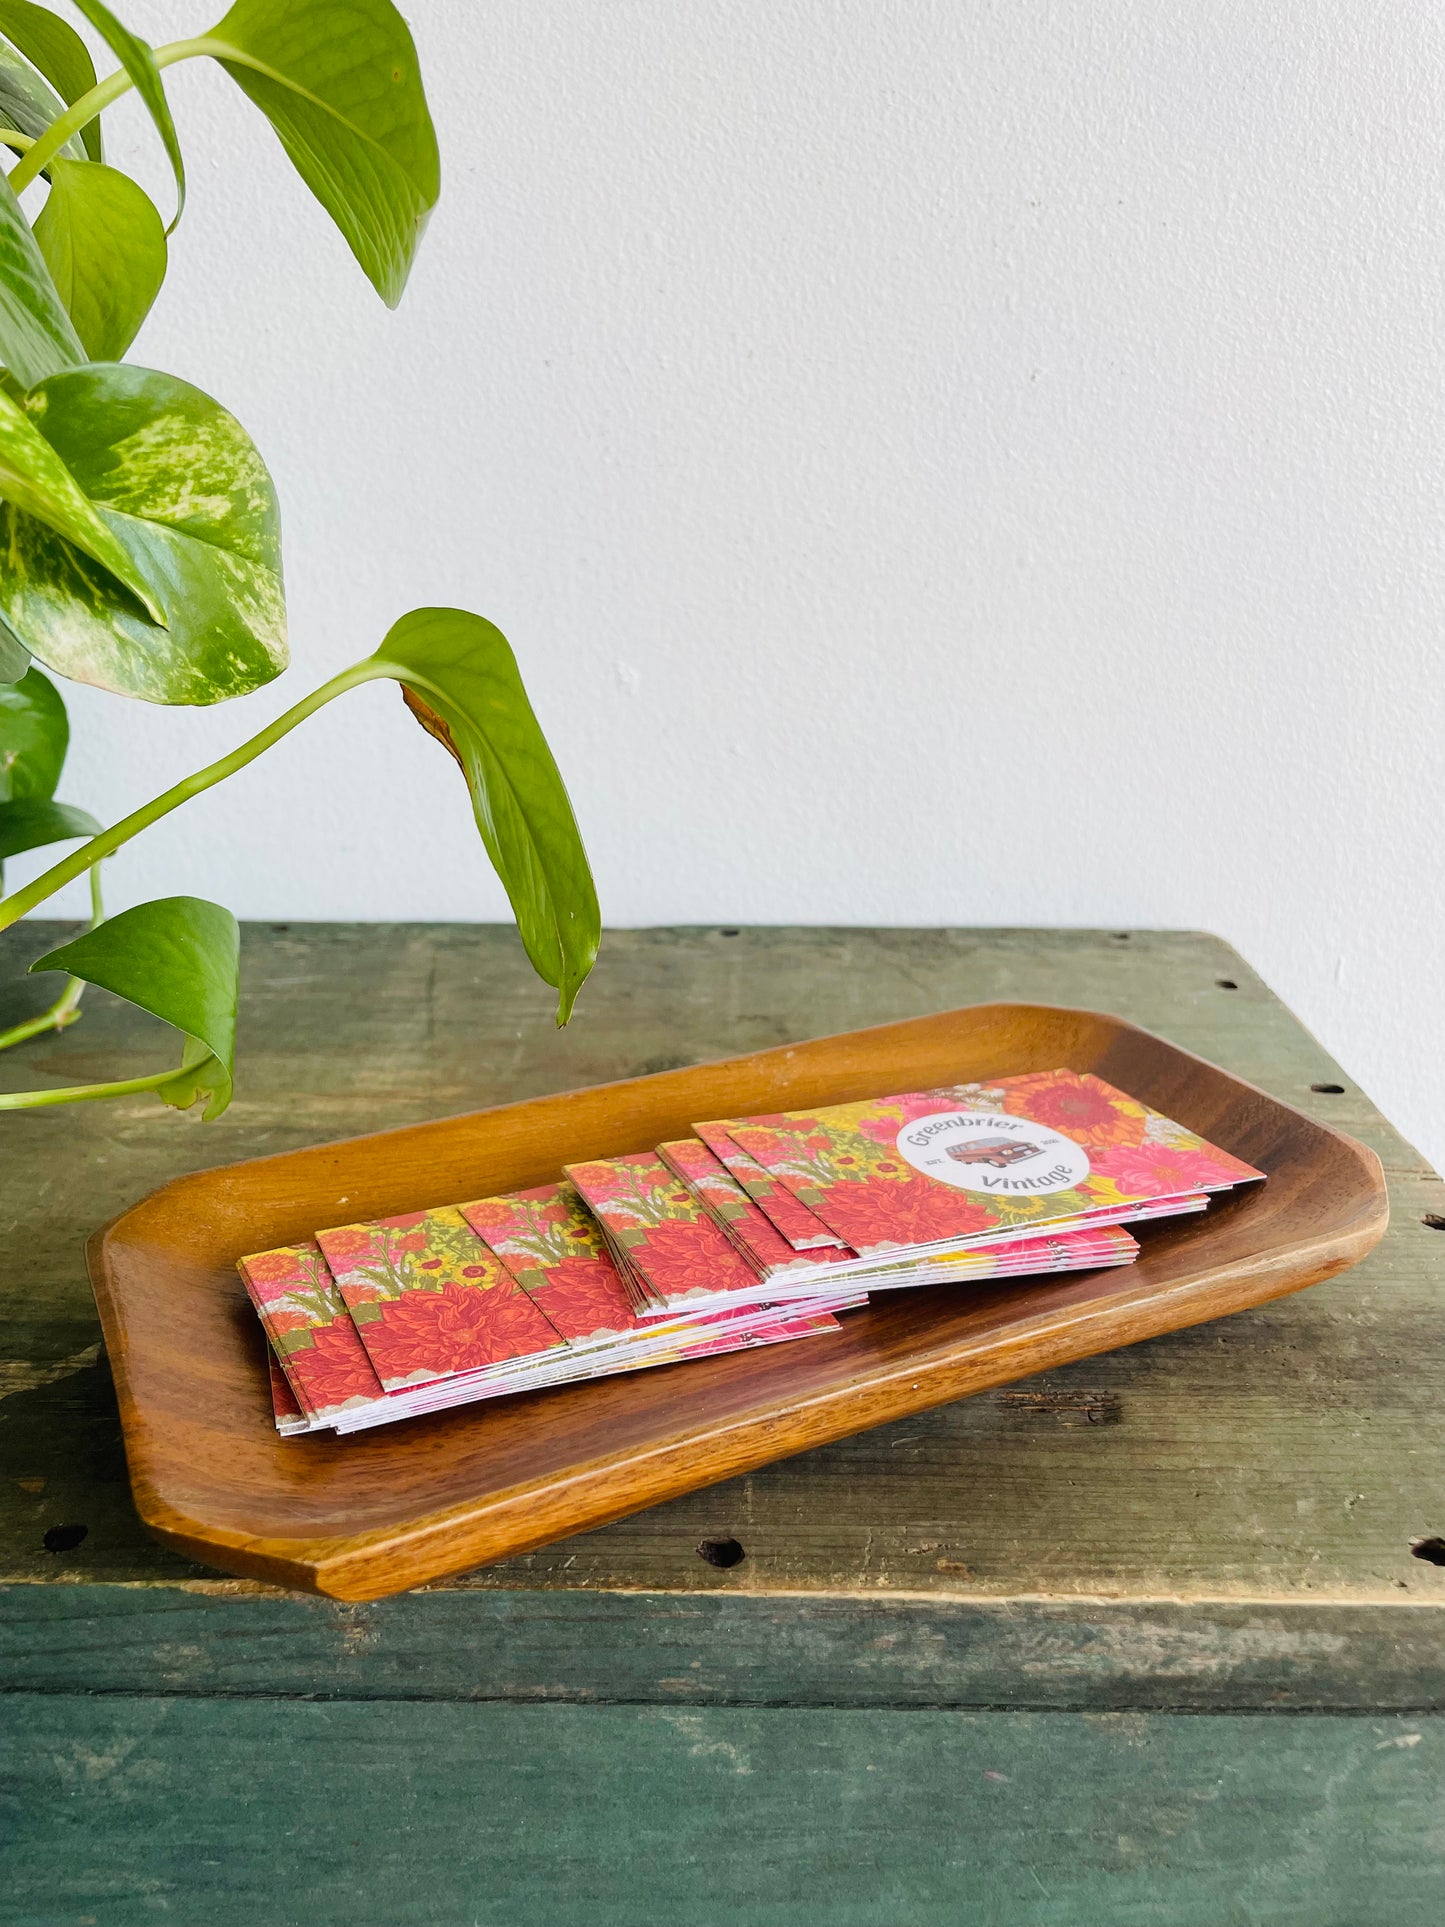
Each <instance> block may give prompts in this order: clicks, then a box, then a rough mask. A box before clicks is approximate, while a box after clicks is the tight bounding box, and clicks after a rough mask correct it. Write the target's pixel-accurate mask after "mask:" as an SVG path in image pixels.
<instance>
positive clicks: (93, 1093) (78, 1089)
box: [0, 1064, 176, 1111]
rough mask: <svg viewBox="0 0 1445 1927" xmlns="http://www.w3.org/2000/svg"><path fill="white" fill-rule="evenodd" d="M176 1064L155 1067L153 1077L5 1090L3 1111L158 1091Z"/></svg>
mask: <svg viewBox="0 0 1445 1927" xmlns="http://www.w3.org/2000/svg"><path fill="white" fill-rule="evenodd" d="M175 1075H176V1067H175V1065H174V1064H172V1065H171V1067H170V1069H169V1070H164V1071H153V1072H152V1073H151V1075H150V1076H149V1077H122V1078H121V1079H120V1080H119V1081H118V1082H117V1083H114V1084H63V1085H59V1086H57V1087H56V1089H55V1090H53V1091H5V1092H3V1093H0V1111H32V1110H36V1109H38V1108H39V1106H40V1105H42V1104H80V1103H83V1102H85V1100H86V1099H88V1098H92V1097H130V1096H131V1095H132V1094H133V1093H134V1092H137V1091H154V1090H156V1089H158V1088H159V1087H160V1085H162V1084H169V1083H170V1082H171V1080H172V1079H173V1078H174V1077H175Z"/></svg>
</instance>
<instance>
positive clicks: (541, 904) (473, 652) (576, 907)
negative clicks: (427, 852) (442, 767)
mask: <svg viewBox="0 0 1445 1927" xmlns="http://www.w3.org/2000/svg"><path fill="white" fill-rule="evenodd" d="M374 660H375V661H376V662H377V663H378V664H380V665H383V666H384V668H385V671H386V673H387V674H389V675H394V676H395V677H396V679H397V681H398V682H400V683H402V684H403V685H404V687H405V689H406V691H407V696H408V702H409V703H410V705H411V707H412V708H413V710H415V712H416V713H417V715H418V717H419V719H420V721H421V722H422V724H423V726H424V727H425V728H427V729H429V730H430V731H431V733H432V734H433V735H434V736H437V737H438V738H439V739H440V740H441V741H442V742H443V743H445V744H446V746H447V748H448V749H450V750H451V752H452V754H453V755H454V756H455V757H456V759H457V761H458V763H460V765H461V767H462V771H463V773H464V775H465V776H466V779H467V788H468V789H469V790H470V791H471V797H472V810H473V813H474V814H475V816H476V819H477V828H478V829H479V830H480V831H481V835H482V842H483V843H484V844H485V845H486V851H487V855H488V856H489V857H490V858H491V860H492V865H493V867H494V869H495V870H496V872H497V875H498V876H499V877H500V878H501V879H502V883H503V885H504V887H505V889H506V892H507V896H508V898H509V899H510V901H511V905H512V912H513V914H514V916H515V917H516V919H517V929H518V931H519V932H520V934H521V938H522V943H523V945H524V946H525V948H526V952H527V955H528V957H529V958H530V959H531V962H532V967H533V969H534V970H535V971H536V972H537V974H538V976H539V977H540V978H541V979H542V981H543V982H544V983H548V984H552V985H554V986H555V987H556V989H557V992H558V1003H557V1021H558V1023H559V1024H564V1023H566V1021H567V1019H568V1017H569V1016H570V1015H571V1012H572V1005H573V1003H574V1002H575V1000H576V996H577V992H578V990H579V989H580V987H581V985H582V982H583V979H584V978H585V977H586V975H587V973H588V971H589V970H590V969H591V968H592V965H593V962H594V961H595V959H596V956H597V945H598V942H599V941H600V938H601V920H600V916H599V913H598V908H597V892H596V890H595V889H594V887H593V883H592V872H591V871H590V870H589V868H588V867H587V852H586V851H585V850H584V849H583V847H582V836H581V832H580V831H579V830H578V828H577V819H576V817H575V816H574V815H573V814H572V805H571V802H570V801H569V799H568V796H567V791H566V789H565V788H564V786H563V783H562V777H561V774H560V772H559V771H558V768H557V765H556V763H555V762H554V760H553V757H552V752H551V750H550V749H549V748H548V747H547V739H546V737H545V736H544V735H543V734H542V730H541V725H540V724H539V723H538V721H537V718H536V716H535V715H534V714H533V712H532V705H531V703H530V702H528V700H527V692H526V690H525V689H524V688H523V686H522V678H521V676H520V675H519V674H518V672H517V660H516V657H515V656H514V655H513V654H512V651H511V647H510V645H509V644H508V642H507V638H506V637H505V636H504V635H503V634H502V632H501V630H500V629H497V628H494V627H493V625H492V624H491V623H490V622H485V621H483V619H482V618H481V617H480V616H474V615H471V614H469V613H468V612H467V611H466V610H465V609H414V610H413V611H412V612H411V614H410V615H407V616H403V617H402V618H401V620H400V622H398V623H396V624H394V625H393V627H392V628H391V629H390V630H389V631H388V632H387V635H386V639H385V640H384V641H383V643H382V645H381V647H380V648H379V649H378V650H377V652H376V656H375V658H374Z"/></svg>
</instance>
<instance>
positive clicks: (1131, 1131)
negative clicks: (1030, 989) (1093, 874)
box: [700, 1070, 1263, 1257]
mask: <svg viewBox="0 0 1445 1927" xmlns="http://www.w3.org/2000/svg"><path fill="white" fill-rule="evenodd" d="M726 1129H727V1132H728V1135H729V1136H730V1137H731V1138H732V1139H733V1141H734V1142H735V1143H736V1144H738V1145H739V1147H740V1148H741V1149H742V1150H743V1151H744V1152H745V1153H746V1154H747V1155H748V1156H750V1157H752V1158H754V1159H756V1161H757V1162H758V1163H759V1164H760V1165H761V1166H762V1167H763V1169H764V1170H765V1171H766V1172H767V1173H768V1175H769V1176H770V1177H771V1178H773V1179H775V1180H776V1181H777V1182H779V1183H781V1184H783V1185H784V1186H786V1188H787V1189H788V1190H789V1191H790V1192H791V1193H792V1195H793V1196H794V1197H795V1198H797V1199H798V1201H799V1202H800V1203H801V1204H804V1205H806V1206H807V1208H808V1209H809V1210H810V1211H811V1212H813V1213H814V1214H815V1215H816V1216H817V1217H818V1218H820V1219H821V1220H822V1221H823V1222H824V1224H826V1225H827V1226H828V1228H829V1229H830V1230H831V1231H832V1232H834V1233H835V1234H836V1235H837V1236H838V1237H839V1238H841V1239H842V1240H843V1241H844V1242H845V1243H846V1244H849V1245H851V1246H852V1247H853V1249H854V1250H855V1251H857V1252H858V1253H859V1254H860V1256H864V1257H869V1256H874V1255H876V1254H880V1253H884V1252H889V1251H897V1250H900V1249H907V1248H910V1247H931V1246H940V1245H960V1246H963V1247H967V1246H971V1245H977V1244H981V1243H997V1242H999V1241H1001V1240H1004V1239H1017V1238H1027V1237H1030V1236H1037V1235H1040V1234H1042V1233H1043V1232H1044V1231H1045V1229H1046V1228H1047V1229H1052V1228H1056V1227H1057V1226H1058V1225H1059V1224H1060V1223H1061V1222H1063V1221H1068V1220H1074V1221H1079V1220H1084V1221H1086V1222H1087V1221H1098V1220H1100V1219H1104V1218H1107V1219H1109V1220H1111V1221H1113V1222H1116V1223H1117V1222H1124V1221H1128V1220H1129V1219H1131V1218H1134V1217H1137V1216H1140V1215H1144V1214H1146V1213H1147V1214H1149V1215H1157V1211H1158V1208H1159V1207H1160V1206H1161V1205H1162V1204H1163V1203H1164V1202H1165V1201H1168V1200H1173V1201H1175V1208H1176V1209H1179V1208H1183V1209H1189V1208H1193V1207H1194V1206H1195V1204H1196V1203H1197V1194H1200V1193H1207V1192H1209V1191H1214V1190H1220V1189H1224V1188H1227V1187H1229V1186H1231V1185H1235V1184H1242V1183H1248V1182H1251V1181H1253V1180H1256V1179H1259V1178H1260V1177H1262V1176H1263V1173H1262V1172H1259V1171H1256V1170H1255V1169H1254V1168H1253V1167H1252V1166H1250V1165H1247V1164H1242V1163H1241V1162H1240V1161H1239V1159H1238V1158H1234V1157H1231V1156H1230V1155H1229V1153H1228V1152H1226V1151H1221V1150H1219V1149H1218V1148H1217V1147H1215V1146H1214V1145H1211V1144H1207V1143H1206V1142H1205V1141H1204V1139H1203V1138H1201V1137H1198V1136H1197V1135H1196V1134H1195V1133H1194V1132H1192V1131H1188V1130H1186V1129H1185V1128H1184V1126H1183V1125H1181V1124H1176V1123H1175V1122H1174V1121H1173V1120H1172V1119H1171V1118H1167V1117H1164V1116H1162V1115H1161V1114H1160V1113H1159V1112H1158V1111H1153V1110H1151V1109H1150V1108H1149V1106H1148V1105H1146V1104H1141V1103H1139V1102H1138V1100H1137V1099H1135V1098H1132V1097H1128V1096H1126V1095H1125V1094H1124V1093H1123V1092H1122V1091H1117V1090H1115V1089H1114V1088H1113V1086H1112V1085H1109V1084H1106V1083H1104V1082H1103V1080H1102V1079H1101V1078H1097V1077H1093V1076H1089V1075H1081V1074H1080V1073H1078V1072H1075V1071H1064V1070H1060V1071H1047V1072H1041V1073H1036V1074H1032V1075H1029V1076H1025V1077H1004V1078H999V1079H997V1080H996V1081H994V1082H993V1083H989V1084H966V1085H957V1086H954V1087H952V1088H950V1089H946V1090H940V1091H910V1092H905V1093H903V1094H901V1095H899V1096H894V1097H882V1098H873V1099H869V1100H866V1101H863V1102H859V1103H854V1104H837V1105H829V1106H826V1107H823V1108H821V1109H818V1110H814V1111H792V1112H781V1113H777V1114H774V1115H770V1116H764V1117H755V1118H748V1119H730V1120H728V1123H727V1126H726ZM700 1134H701V1133H700ZM1191 1194H1193V1195H1191Z"/></svg>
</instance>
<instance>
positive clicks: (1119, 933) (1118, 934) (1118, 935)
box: [1114, 930, 1129, 943]
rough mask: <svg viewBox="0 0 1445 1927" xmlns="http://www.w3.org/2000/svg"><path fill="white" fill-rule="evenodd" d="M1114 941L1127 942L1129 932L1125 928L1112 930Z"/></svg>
mask: <svg viewBox="0 0 1445 1927" xmlns="http://www.w3.org/2000/svg"><path fill="white" fill-rule="evenodd" d="M1114 941H1115V943H1127V942H1128V941H1129V932H1128V931H1127V930H1116V931H1115V932H1114Z"/></svg>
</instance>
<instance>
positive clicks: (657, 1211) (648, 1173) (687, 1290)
mask: <svg viewBox="0 0 1445 1927" xmlns="http://www.w3.org/2000/svg"><path fill="white" fill-rule="evenodd" d="M566 1171H567V1176H568V1177H569V1178H570V1179H571V1180H572V1182H573V1184H574V1185H575V1186H576V1187H577V1190H578V1191H579V1192H580V1193H581V1196H582V1198H583V1200H584V1202H585V1203H586V1204H587V1205H588V1206H589V1207H590V1208H591V1210H592V1211H593V1213H594V1214H595V1215H596V1217H597V1218H598V1220H599V1221H600V1223H601V1225H602V1228H603V1230H604V1231H605V1232H606V1234H607V1237H608V1239H609V1241H610V1242H611V1243H613V1244H615V1245H616V1246H617V1247H618V1248H619V1251H620V1253H621V1255H622V1257H623V1258H624V1259H625V1261H626V1263H627V1264H628V1265H630V1266H631V1268H632V1269H633V1271H635V1272H636V1273H637V1275H638V1276H639V1277H640V1278H641V1280H642V1282H643V1284H644V1285H645V1286H646V1287H647V1289H648V1291H649V1292H651V1293H652V1294H653V1295H654V1297H655V1299H656V1302H657V1307H658V1308H660V1309H662V1310H666V1311H671V1310H673V1309H675V1308H676V1307H678V1306H681V1305H690V1306H693V1307H700V1306H701V1305H702V1304H704V1303H711V1302H712V1301H714V1300H726V1299H728V1298H729V1297H731V1296H732V1294H734V1293H738V1292H741V1293H746V1294H748V1295H750V1296H752V1297H754V1298H756V1297H757V1295H758V1293H759V1291H760V1289H761V1281H760V1279H759V1277H758V1274H757V1272H756V1271H755V1270H754V1269H753V1267H752V1266H751V1265H750V1264H749V1263H748V1261H747V1260H746V1258H744V1257H743V1255H742V1253H741V1252H739V1251H738V1250H737V1249H736V1248H735V1246H734V1245H733V1243H732V1241H731V1240H730V1239H729V1238H728V1236H727V1234H726V1233H725V1232H724V1231H723V1230H722V1229H721V1228H720V1227H719V1226H718V1224H717V1223H716V1222H715V1221H714V1219H713V1218H712V1216H711V1214H710V1213H709V1212H708V1211H707V1210H706V1209H705V1208H704V1207H703V1205H702V1204H700V1203H699V1201H698V1199H697V1198H696V1197H695V1196H694V1194H693V1192H692V1191H691V1190H690V1189H689V1188H688V1186H687V1185H685V1184H684V1183H683V1182H682V1181H681V1179H679V1178H678V1177H677V1176H676V1175H675V1174H674V1173H673V1172H671V1171H669V1170H668V1168H667V1166H666V1165H665V1164H664V1163H663V1162H662V1160H661V1159H660V1158H659V1157H657V1156H656V1154H655V1153H654V1152H651V1151H634V1152H632V1153H631V1154H630V1155H629V1156H627V1157H621V1158H611V1159H608V1160H606V1161H603V1162H598V1163H595V1164H569V1165H568V1166H567V1167H566Z"/></svg>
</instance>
